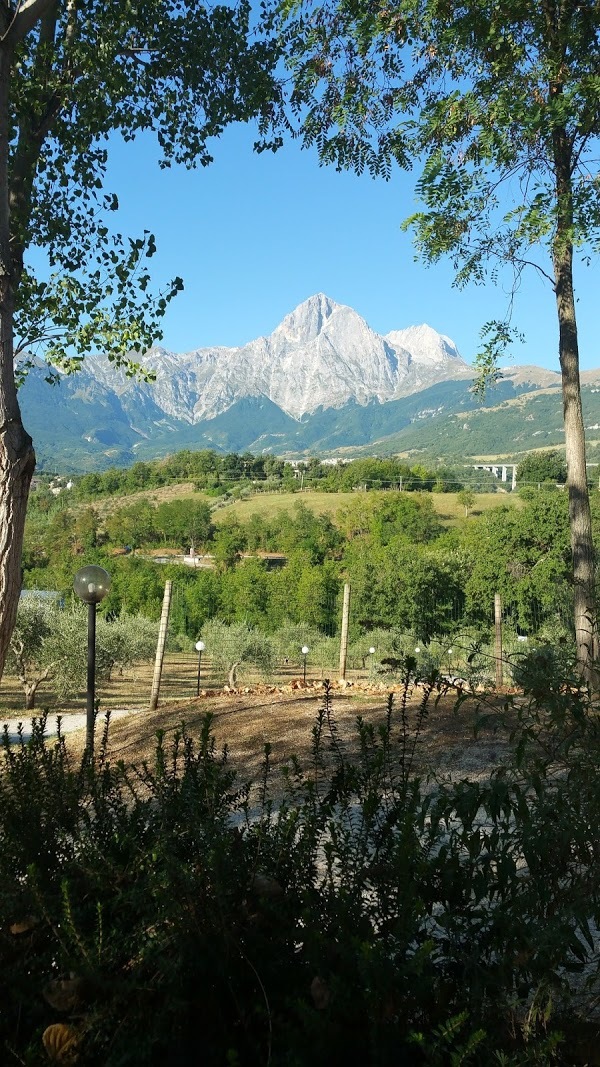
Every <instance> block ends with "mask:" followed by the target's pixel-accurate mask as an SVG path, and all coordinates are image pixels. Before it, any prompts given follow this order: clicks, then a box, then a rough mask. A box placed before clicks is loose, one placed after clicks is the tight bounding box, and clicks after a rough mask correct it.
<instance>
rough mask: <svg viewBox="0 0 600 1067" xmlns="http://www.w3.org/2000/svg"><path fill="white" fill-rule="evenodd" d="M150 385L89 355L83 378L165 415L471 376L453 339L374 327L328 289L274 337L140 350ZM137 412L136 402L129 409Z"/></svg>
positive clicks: (377, 393)
mask: <svg viewBox="0 0 600 1067" xmlns="http://www.w3.org/2000/svg"><path fill="white" fill-rule="evenodd" d="M141 362H142V363H143V364H144V366H146V367H147V368H149V369H150V370H152V371H153V372H154V373H155V375H156V381H155V383H154V384H151V385H144V384H141V383H139V382H136V381H134V380H132V379H130V378H126V377H125V375H118V374H117V375H116V374H115V370H114V367H112V366H111V365H110V364H109V363H108V360H106V359H105V358H104V357H103V356H95V357H91V358H90V359H89V360H87V361H86V363H85V370H84V371H83V372H82V385H83V378H84V377H87V378H89V379H93V380H95V381H97V382H100V383H101V384H102V386H103V387H104V388H106V389H110V390H111V391H113V392H115V393H117V395H118V397H119V400H120V401H121V403H122V404H125V405H126V407H128V408H132V409H133V408H135V409H139V407H140V404H141V405H142V407H144V406H145V404H146V403H147V402H151V403H152V405H156V406H157V407H158V408H159V409H160V410H161V411H162V413H163V414H164V416H166V417H167V418H173V419H177V420H183V421H185V422H188V423H191V424H195V423H197V422H201V421H205V420H206V419H213V418H215V417H216V416H218V415H220V414H222V413H223V412H225V411H227V410H228V409H229V408H230V407H232V405H233V404H234V403H236V402H238V401H240V400H243V399H246V398H255V399H263V400H264V399H268V400H270V401H271V402H272V403H273V404H274V405H276V407H278V408H279V409H280V410H281V411H283V412H284V413H285V414H286V415H288V416H291V417H292V418H293V419H296V420H300V419H302V418H303V417H304V416H307V415H311V414H312V413H313V412H315V411H317V410H318V409H319V408H322V409H327V408H341V407H343V406H344V405H345V404H347V403H348V401H351V400H354V401H355V402H356V403H358V404H360V405H366V404H368V403H369V402H372V401H378V402H379V403H385V402H387V401H389V400H395V399H397V398H399V397H403V396H408V395H410V394H411V393H414V392H416V391H417V390H420V389H424V388H426V387H427V386H429V385H432V384H434V383H436V382H439V381H443V380H447V379H451V378H462V377H468V375H469V367H468V365H467V364H466V363H465V362H464V361H463V360H462V359H461V357H460V355H459V353H458V350H457V348H456V346H455V345H454V344H453V342H452V341H451V340H450V339H449V338H448V337H444V336H442V335H441V334H438V333H436V331H435V330H433V329H431V327H429V326H425V325H423V326H411V327H409V328H408V329H405V330H395V331H393V332H392V333H389V334H387V335H386V336H385V337H382V336H380V335H379V334H377V333H375V331H374V330H372V329H371V328H370V326H369V325H368V324H367V323H366V322H365V320H364V319H363V318H361V316H360V315H359V314H358V313H357V312H356V311H354V310H353V309H352V308H350V307H346V306H345V305H343V304H337V303H336V302H335V300H331V299H330V298H329V297H328V296H325V295H324V294H323V293H318V294H316V295H315V296H311V297H309V299H308V300H305V301H304V303H302V304H300V305H299V306H298V307H297V308H296V309H295V310H294V311H292V312H291V313H290V314H289V315H286V317H285V318H284V319H283V322H281V323H280V324H279V326H277V327H276V329H275V330H274V331H273V333H272V334H270V335H269V336H268V337H258V338H256V340H254V341H250V342H249V343H248V344H246V345H243V346H242V347H240V348H220V347H215V348H198V349H196V350H195V351H193V352H186V353H182V354H175V353H172V352H168V351H166V350H165V349H164V348H153V349H151V350H150V351H149V352H148V353H146V355H145V356H144V357H143V358H142V361H141ZM132 415H133V410H132Z"/></svg>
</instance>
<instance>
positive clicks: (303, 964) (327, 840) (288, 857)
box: [0, 677, 600, 1067]
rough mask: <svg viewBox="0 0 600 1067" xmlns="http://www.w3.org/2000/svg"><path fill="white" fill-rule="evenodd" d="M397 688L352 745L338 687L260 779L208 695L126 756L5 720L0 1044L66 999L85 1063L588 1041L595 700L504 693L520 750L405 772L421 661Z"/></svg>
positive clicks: (302, 1059) (24, 1034) (65, 1014)
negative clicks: (233, 761)
mask: <svg viewBox="0 0 600 1067" xmlns="http://www.w3.org/2000/svg"><path fill="white" fill-rule="evenodd" d="M408 692H409V680H408V677H407V678H406V684H405V690H404V694H403V695H401V696H400V698H399V700H398V706H397V707H396V706H395V705H394V703H393V701H392V699H391V698H390V699H389V701H388V704H387V708H386V709H385V711H384V712H383V713H382V716H381V721H380V722H379V724H376V725H373V724H370V723H366V722H364V721H363V720H361V719H360V718H359V719H358V721H357V728H356V729H357V733H356V739H355V742H354V744H353V752H354V756H353V758H350V757H349V756H348V755H347V748H348V745H349V743H350V739H349V738H347V737H346V738H344V737H342V736H340V733H339V732H338V729H337V727H336V723H335V721H334V718H333V714H332V708H331V700H330V695H329V693H328V692H327V693H326V696H325V703H324V707H323V709H322V710H321V711H320V712H319V714H318V717H317V720H316V722H315V726H314V729H313V757H312V765H311V766H310V767H309V768H307V769H306V768H305V769H302V768H301V767H300V766H299V764H298V762H297V761H296V760H291V761H290V763H289V765H288V766H287V767H286V769H285V772H284V774H283V777H282V778H278V777H276V776H275V775H274V774H273V772H272V771H271V767H270V751H269V747H268V746H267V747H266V749H265V762H264V770H263V776H262V780H261V782H260V783H258V784H257V786H256V787H254V788H250V787H240V786H239V785H238V784H236V781H235V778H234V775H233V773H232V772H231V770H230V768H229V766H228V761H227V753H226V752H223V753H218V752H217V751H216V749H215V745H214V741H213V739H212V736H211V724H210V717H207V719H206V721H205V723H204V727H203V730H202V733H201V736H200V738H199V739H198V741H197V742H195V741H193V740H192V739H191V738H190V737H189V736H188V734H187V733H186V731H185V729H184V728H183V727H182V728H181V730H180V731H179V732H178V733H177V734H176V736H175V737H174V738H173V741H172V743H171V744H170V746H167V745H166V744H165V740H164V737H163V736H159V737H158V740H157V748H156V757H155V761H154V763H153V765H152V766H151V767H150V766H147V765H143V766H142V767H140V768H137V769H135V768H132V767H125V766H124V765H123V764H117V765H111V764H110V763H109V762H108V761H107V760H106V759H105V758H104V755H103V753H104V749H103V748H102V747H101V753H100V757H99V758H98V760H97V762H96V763H94V764H92V763H90V762H88V761H86V760H84V761H83V762H82V763H80V764H77V765H76V764H73V763H72V762H71V760H70V759H69V755H68V752H67V749H66V746H65V743H64V740H63V738H62V737H60V736H59V738H58V740H57V741H54V742H50V741H48V740H47V739H46V737H45V733H44V729H45V723H44V722H43V721H42V722H41V723H39V724H38V726H37V728H36V729H35V731H34V734H33V737H32V739H31V741H29V742H27V743H25V742H24V741H21V743H19V744H17V745H16V746H14V745H13V746H9V745H8V738H6V743H5V755H4V767H3V770H2V774H1V775H0V901H1V914H2V917H3V925H2V933H1V938H0V973H1V974H2V977H3V984H4V989H3V998H2V1013H1V1015H0V1046H1V1047H2V1050H3V1051H2V1057H1V1061H2V1062H3V1063H4V1062H6V1063H10V1062H15V1063H18V1062H21V1063H25V1064H31V1065H34V1064H38V1063H43V1062H47V1056H46V1052H45V1051H44V1048H43V1045H42V1034H43V1033H44V1031H45V1030H46V1028H47V1027H48V1026H51V1025H53V1024H57V1023H61V1022H62V1023H65V1024H66V1025H67V1026H68V1027H71V1028H72V1036H75V1037H76V1041H77V1044H76V1046H75V1052H74V1057H76V1060H77V1062H78V1063H80V1064H83V1065H98V1067H99V1065H102V1067H134V1065H136V1067H137V1065H144V1067H146V1065H149V1067H153V1065H155V1064H156V1065H158V1064H161V1065H162V1064H168V1065H169V1067H177V1065H179V1064H181V1065H190V1067H191V1065H196V1064H210V1065H212V1064H215V1065H221V1064H222V1065H226V1064H243V1065H255V1064H272V1065H274V1067H278V1065H285V1067H303V1065H305V1064H306V1065H308V1064H310V1065H316V1067H319V1065H321V1064H322V1065H325V1064H328V1065H329V1064H332V1063H336V1064H337V1063H340V1064H345V1065H348V1067H352V1065H355V1064H356V1065H358V1064H360V1065H361V1067H362V1065H365V1064H367V1065H370V1064H373V1065H382V1067H383V1065H388V1064H390V1065H391V1064H394V1065H396V1064H404V1063H406V1064H415V1065H418V1064H433V1065H436V1064H441V1065H445V1064H462V1063H465V1064H482V1065H483V1064H485V1065H488V1064H490V1063H497V1064H514V1065H517V1064H519V1065H520V1064H523V1065H525V1064H550V1063H581V1062H586V1061H585V1059H582V1058H581V1056H582V1055H583V1053H581V1055H580V1050H578V1048H577V1046H576V1041H575V1028H574V1027H573V1020H574V1019H575V1016H574V1014H573V1012H572V1010H571V1008H569V1011H570V1014H568V1013H567V1007H568V1006H569V1003H570V1002H569V1000H568V999H567V998H568V989H569V985H570V983H571V975H572V974H573V973H576V972H578V971H580V972H583V969H584V965H587V967H588V972H589V973H588V977H589V978H590V980H591V979H593V978H594V977H595V976H596V974H597V967H596V971H594V967H593V964H594V962H595V961H594V956H593V938H592V934H591V931H590V926H589V923H590V922H591V921H592V920H596V921H597V920H598V918H599V914H598V912H599V908H598V873H597V872H598V859H600V856H599V855H598V852H599V845H598V833H597V826H598V821H599V815H600V811H599V808H600V805H599V802H598V789H597V781H598V778H597V771H598V762H599V761H598V754H599V749H600V746H599V744H598V734H597V724H596V719H595V711H594V708H593V706H591V705H590V702H589V700H588V699H587V697H586V695H585V693H584V691H577V692H571V691H569V693H567V692H566V691H563V690H560V688H559V687H558V688H557V691H556V692H555V693H554V694H553V695H552V696H551V699H550V702H549V706H542V705H541V704H540V703H539V702H537V701H536V700H535V699H532V700H531V701H530V702H528V703H526V704H524V705H523V704H520V705H518V706H516V707H514V708H513V707H512V706H510V705H509V704H507V705H506V707H505V709H504V713H505V715H506V718H507V722H508V723H509V724H510V727H511V728H512V730H513V732H514V743H515V764H514V767H512V768H511V769H508V768H506V767H504V768H501V769H499V770H496V771H494V772H493V773H492V774H491V776H490V777H489V779H486V780H482V781H462V782H458V783H452V782H446V783H444V782H440V781H435V780H433V779H431V780H429V779H426V780H425V779H421V778H420V777H419V775H418V774H417V773H416V770H415V759H416V755H417V753H418V744H419V736H420V732H421V729H422V726H423V722H424V719H425V717H426V716H427V715H429V714H434V703H435V695H436V691H435V688H434V682H433V681H432V682H431V683H426V684H425V685H424V688H423V690H422V699H421V701H420V704H419V706H418V707H416V708H413V707H412V705H411V706H410V708H409V703H408ZM588 957H589V958H588ZM590 960H591V965H590ZM69 1033H70V1031H67V1034H69ZM561 1033H564V1035H565V1037H564V1040H563V1039H562V1038H561ZM63 1062H68V1061H67V1060H63ZM72 1062H75V1058H74V1059H73V1060H72Z"/></svg>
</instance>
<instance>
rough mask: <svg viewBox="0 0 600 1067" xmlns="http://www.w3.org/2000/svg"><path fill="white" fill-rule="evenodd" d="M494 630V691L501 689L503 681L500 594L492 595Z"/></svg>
mask: <svg viewBox="0 0 600 1067" xmlns="http://www.w3.org/2000/svg"><path fill="white" fill-rule="evenodd" d="M494 629H495V633H496V639H495V651H494V654H495V657H496V689H501V688H502V684H503V681H504V679H503V676H502V599H501V597H500V593H495V594H494Z"/></svg>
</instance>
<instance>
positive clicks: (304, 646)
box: [302, 645, 310, 685]
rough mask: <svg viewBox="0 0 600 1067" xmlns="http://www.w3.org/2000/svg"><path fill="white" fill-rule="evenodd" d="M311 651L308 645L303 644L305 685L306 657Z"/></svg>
mask: <svg viewBox="0 0 600 1067" xmlns="http://www.w3.org/2000/svg"><path fill="white" fill-rule="evenodd" d="M309 652H310V649H309V647H308V645H302V655H303V656H304V684H305V685H306V657H307V656H308V653H309Z"/></svg>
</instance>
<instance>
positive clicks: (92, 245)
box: [0, 0, 277, 676]
mask: <svg viewBox="0 0 600 1067" xmlns="http://www.w3.org/2000/svg"><path fill="white" fill-rule="evenodd" d="M276 59H277V56H276V50H275V47H274V46H273V45H272V44H271V43H270V42H269V41H268V40H265V39H264V38H262V39H259V38H258V37H256V36H255V35H254V33H253V31H252V29H251V27H250V7H249V4H248V3H247V2H245V0H242V2H241V3H239V4H237V5H236V6H235V7H234V6H226V5H217V6H214V7H204V6H203V5H202V3H201V2H198V0H85V2H84V0H16V2H15V0H0V676H1V674H2V670H3V667H4V660H5V656H6V652H7V648H8V644H9V641H10V635H11V632H12V628H13V625H14V620H15V616H16V610H17V603H18V597H19V590H20V586H21V546H22V539H23V528H24V522H25V512H26V506H27V497H28V493H29V486H30V482H31V477H32V474H33V470H34V466H35V455H34V451H33V444H32V441H31V438H30V436H29V435H28V433H27V431H26V430H25V428H24V426H23V422H22V418H21V412H20V408H19V401H18V391H17V385H18V379H19V377H20V376H22V375H23V374H24V373H26V372H27V370H28V368H29V367H30V366H31V364H32V361H33V360H34V359H42V360H43V361H45V363H46V365H47V367H48V376H49V377H50V378H52V376H53V375H55V374H56V368H58V369H59V370H62V371H63V372H66V373H71V372H73V371H75V370H76V369H77V367H78V366H79V364H80V362H81V359H82V358H83V357H84V355H85V353H86V352H90V351H94V350H96V351H102V352H105V353H106V354H107V355H108V356H109V358H110V359H112V360H113V361H114V363H115V365H117V366H124V367H125V368H126V370H127V371H129V372H132V371H133V370H134V368H135V363H134V362H133V359H134V358H135V357H134V356H132V353H136V352H141V351H143V350H144V349H145V348H147V347H148V346H149V345H150V344H151V343H153V342H154V341H156V339H157V338H158V337H160V320H161V317H162V315H163V314H164V311H165V310H166V307H167V305H168V302H169V300H170V299H171V298H172V297H173V296H174V295H175V293H176V292H177V290H178V289H180V288H181V287H182V282H181V280H180V279H179V278H175V279H174V280H173V282H171V283H169V284H168V285H167V286H166V288H165V289H164V290H163V291H162V292H158V293H153V292H152V290H151V285H150V275H149V272H148V264H147V259H148V257H150V256H151V255H152V254H153V252H154V250H155V242H154V237H153V235H152V234H151V233H150V232H148V231H144V233H143V234H142V235H141V236H137V237H135V238H130V237H127V236H123V235H122V234H120V233H118V232H117V231H116V230H115V228H114V227H113V226H112V225H111V222H110V220H111V218H113V217H114V215H113V214H112V213H114V212H116V211H118V201H117V198H116V196H114V195H112V194H111V193H110V192H108V191H107V190H106V189H105V177H106V166H107V158H108V147H109V137H110V135H113V136H118V135H120V136H121V137H122V138H123V140H125V141H132V140H133V139H134V138H135V136H136V135H137V134H138V133H141V132H144V131H146V132H154V134H155V135H156V138H157V140H158V145H159V149H160V163H161V165H162V166H168V165H170V164H171V163H172V162H182V163H184V164H185V165H188V166H195V165H197V164H201V165H206V164H207V163H209V162H210V161H211V157H210V154H209V150H208V140H209V138H211V137H214V136H218V135H219V134H220V133H221V132H222V130H223V128H224V127H225V125H227V124H228V123H229V122H232V121H245V120H247V119H250V118H252V117H254V116H260V115H261V113H262V112H263V109H264V108H266V107H268V105H269V101H270V100H272V98H273V94H274V93H276V84H275V79H274V76H273V71H274V66H275V63H276ZM36 249H37V251H36ZM34 263H35V264H36V266H37V271H38V273H37V274H36V273H35V272H34V270H33V264H34Z"/></svg>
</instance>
